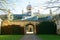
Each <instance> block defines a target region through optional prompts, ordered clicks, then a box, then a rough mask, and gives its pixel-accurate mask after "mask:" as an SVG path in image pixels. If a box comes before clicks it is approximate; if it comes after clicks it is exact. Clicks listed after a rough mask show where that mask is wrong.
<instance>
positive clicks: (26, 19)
mask: <svg viewBox="0 0 60 40" xmlns="http://www.w3.org/2000/svg"><path fill="white" fill-rule="evenodd" d="M31 10H32V6H31V5H28V6H27V13H24V12H23V11H22V14H12V13H11V12H10V10H8V14H7V15H6V16H7V17H6V19H4V20H3V22H2V26H8V25H20V26H21V27H23V28H24V33H25V34H36V25H38V24H39V23H40V22H42V21H48V20H52V18H51V16H46V17H42V18H39V17H38V16H40V14H39V11H38V12H37V13H36V14H34V15H32V14H31V13H32V11H31Z"/></svg>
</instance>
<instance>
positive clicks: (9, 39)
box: [0, 35, 23, 40]
mask: <svg viewBox="0 0 60 40" xmlns="http://www.w3.org/2000/svg"><path fill="white" fill-rule="evenodd" d="M22 36H23V35H0V40H20V39H21V38H22Z"/></svg>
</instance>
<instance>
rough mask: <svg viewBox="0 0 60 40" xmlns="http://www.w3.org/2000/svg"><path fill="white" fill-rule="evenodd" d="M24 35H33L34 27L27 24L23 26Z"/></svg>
mask: <svg viewBox="0 0 60 40" xmlns="http://www.w3.org/2000/svg"><path fill="white" fill-rule="evenodd" d="M25 34H34V25H33V24H27V25H26V26H25Z"/></svg>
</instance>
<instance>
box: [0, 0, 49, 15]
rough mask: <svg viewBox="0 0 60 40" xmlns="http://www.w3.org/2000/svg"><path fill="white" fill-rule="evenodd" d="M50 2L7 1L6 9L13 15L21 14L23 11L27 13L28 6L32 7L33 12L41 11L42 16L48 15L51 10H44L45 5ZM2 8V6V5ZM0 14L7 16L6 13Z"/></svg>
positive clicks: (34, 0)
mask: <svg viewBox="0 0 60 40" xmlns="http://www.w3.org/2000/svg"><path fill="white" fill-rule="evenodd" d="M47 1H49V0H7V3H8V4H7V7H6V9H10V10H11V12H12V13H13V14H21V13H22V12H21V11H22V10H24V12H26V11H27V10H26V7H27V5H29V4H31V5H32V12H37V10H40V13H41V14H48V13H49V10H48V9H47V10H44V7H43V5H45V3H46V2H47ZM0 6H1V5H0ZM0 14H5V13H4V12H2V11H1V12H0Z"/></svg>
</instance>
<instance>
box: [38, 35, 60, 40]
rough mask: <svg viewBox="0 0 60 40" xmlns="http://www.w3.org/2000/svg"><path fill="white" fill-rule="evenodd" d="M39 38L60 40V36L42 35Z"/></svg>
mask: <svg viewBox="0 0 60 40" xmlns="http://www.w3.org/2000/svg"><path fill="white" fill-rule="evenodd" d="M38 37H39V38H40V39H41V40H60V35H45V34H42V35H41V34H40V35H38Z"/></svg>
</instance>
